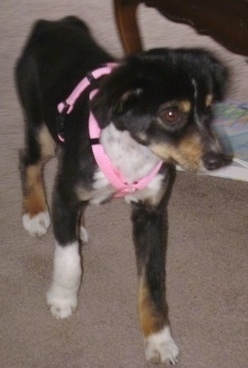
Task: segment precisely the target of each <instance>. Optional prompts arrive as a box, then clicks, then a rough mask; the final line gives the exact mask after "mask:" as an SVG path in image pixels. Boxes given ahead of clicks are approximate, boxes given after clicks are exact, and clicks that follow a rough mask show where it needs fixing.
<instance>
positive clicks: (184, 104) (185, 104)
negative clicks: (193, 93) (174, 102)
mask: <svg viewBox="0 0 248 368" xmlns="http://www.w3.org/2000/svg"><path fill="white" fill-rule="evenodd" d="M179 109H180V110H182V111H183V112H190V110H191V102H190V101H188V100H183V101H181V102H180V103H179Z"/></svg>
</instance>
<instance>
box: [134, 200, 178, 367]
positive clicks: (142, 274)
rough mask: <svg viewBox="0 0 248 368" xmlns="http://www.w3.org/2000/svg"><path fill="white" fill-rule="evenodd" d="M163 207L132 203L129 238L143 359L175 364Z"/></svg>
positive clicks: (176, 348)
mask: <svg viewBox="0 0 248 368" xmlns="http://www.w3.org/2000/svg"><path fill="white" fill-rule="evenodd" d="M164 214H165V209H164V208H163V206H159V207H157V208H152V207H149V206H147V205H145V204H134V205H133V213H132V221H133V237H134V243H135V248H136V258H137V266H138V278H139V280H138V281H139V282H138V312H139V319H140V324H141V330H142V332H143V336H144V343H145V353H146V358H147V359H148V360H150V361H153V362H156V363H169V364H175V363H176V362H177V356H178V347H177V346H176V344H175V342H174V340H173V338H172V336H171V332H170V327H169V321H168V307H167V303H166V299H165V253H166V242H167V221H166V217H165V215H164Z"/></svg>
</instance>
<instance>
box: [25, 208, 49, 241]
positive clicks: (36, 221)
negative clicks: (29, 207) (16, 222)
mask: <svg viewBox="0 0 248 368" xmlns="http://www.w3.org/2000/svg"><path fill="white" fill-rule="evenodd" d="M22 224H23V227H24V229H25V230H26V231H27V232H28V233H29V234H30V235H31V236H42V235H44V234H45V233H46V232H47V229H48V228H49V226H50V215H49V212H48V211H45V212H40V213H38V215H35V216H33V217H30V215H29V214H28V213H25V214H24V215H23V216H22Z"/></svg>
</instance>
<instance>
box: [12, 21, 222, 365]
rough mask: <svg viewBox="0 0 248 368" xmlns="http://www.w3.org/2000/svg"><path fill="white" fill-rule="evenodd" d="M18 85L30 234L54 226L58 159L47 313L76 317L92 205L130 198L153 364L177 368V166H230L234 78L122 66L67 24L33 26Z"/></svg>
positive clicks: (192, 53)
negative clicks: (48, 173)
mask: <svg viewBox="0 0 248 368" xmlns="http://www.w3.org/2000/svg"><path fill="white" fill-rule="evenodd" d="M15 79H16V86H17V91H18V96H19V100H20V104H21V106H22V109H23V114H24V120H25V137H26V138H25V139H26V142H25V149H24V150H23V152H22V154H21V155H20V167H21V178H22V186H23V217H22V222H23V226H24V228H25V229H26V230H27V231H28V233H29V234H30V235H32V236H38V237H40V236H42V235H43V234H45V233H46V231H47V229H48V227H49V225H50V215H49V210H48V205H47V201H46V195H45V190H44V185H43V167H44V165H45V163H46V162H47V161H48V160H49V158H51V157H53V156H54V155H55V154H56V153H57V155H58V158H59V164H58V171H57V175H56V180H55V186H54V191H53V200H52V211H51V212H52V215H51V217H52V224H53V231H54V236H55V253H54V269H53V276H52V282H51V286H50V288H49V290H48V292H47V295H46V299H47V304H48V306H49V308H50V310H51V313H52V314H53V315H54V316H55V317H57V318H66V317H69V316H70V315H71V314H72V312H73V311H74V309H75V308H76V307H77V298H78V292H79V287H80V284H81V259H80V245H81V243H82V242H85V241H87V238H88V235H87V231H86V229H85V227H84V211H85V209H86V207H87V206H88V205H91V204H96V205H98V204H102V203H105V202H106V201H109V200H111V199H112V198H115V197H119V198H120V197H123V198H124V199H125V201H126V202H128V203H130V205H131V207H132V225H133V239H134V245H135V252H136V258H137V269H138V314H139V320H140V326H141V331H142V334H143V337H144V347H145V354H146V358H147V359H148V360H149V361H153V362H156V363H157V362H161V363H170V364H175V363H176V362H177V360H178V347H177V345H176V343H175V341H174V339H173V338H172V335H171V331H170V325H169V319H168V307H167V303H166V296H165V295H166V289H165V255H166V245H167V203H168V200H169V197H170V193H171V190H172V186H173V182H174V179H175V167H176V165H181V166H182V167H183V168H184V169H185V170H197V169H198V168H199V167H201V166H205V168H207V169H208V170H214V169H217V168H219V167H221V166H223V165H226V164H227V163H228V159H227V158H226V157H225V155H224V154H223V152H222V149H221V146H220V144H219V142H218V140H217V138H216V137H215V136H214V134H213V133H212V130H211V119H212V111H213V105H214V103H215V102H216V101H220V100H221V99H222V98H223V96H224V91H225V85H226V79H227V70H226V68H225V67H224V66H223V65H222V64H221V63H220V62H219V61H218V60H217V59H216V58H215V57H214V56H212V55H211V54H210V53H209V52H207V51H205V50H202V49H184V48H181V49H175V50H174V49H168V48H160V49H153V50H149V51H144V52H141V53H138V54H136V55H131V56H128V57H126V58H124V59H123V60H116V59H115V58H114V57H112V56H111V55H110V54H109V53H107V52H106V51H105V50H104V49H103V48H102V47H100V46H99V45H98V44H97V43H96V42H95V41H94V39H93V37H92V36H91V33H90V30H89V29H88V27H87V25H86V24H85V23H84V22H83V21H81V20H80V19H78V18H77V17H74V16H69V17H66V18H63V19H61V20H58V21H46V20H39V21H37V22H36V23H35V24H34V26H33V28H32V30H31V33H30V35H29V37H28V40H27V42H26V45H25V46H24V48H23V51H22V53H21V55H20V57H19V59H18V60H17V63H16V68H15ZM92 121H93V122H92Z"/></svg>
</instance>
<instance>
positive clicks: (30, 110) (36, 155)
mask: <svg viewBox="0 0 248 368" xmlns="http://www.w3.org/2000/svg"><path fill="white" fill-rule="evenodd" d="M16 81H17V89H18V92H19V97H20V102H21V105H22V108H23V115H24V120H25V141H26V146H25V149H24V151H23V152H22V154H21V155H20V170H21V179H22V189H23V217H22V222H23V226H24V228H25V229H26V230H27V231H28V232H29V234H30V235H32V236H42V235H43V234H45V233H46V231H47V229H48V227H49V225H50V216H49V211H48V207H47V203H46V196H45V190H44V183H43V166H44V164H45V163H46V162H47V160H48V159H49V158H50V157H52V156H53V155H54V152H55V143H54V141H53V139H52V137H51V135H50V133H49V131H48V129H47V127H46V126H45V124H44V123H43V122H42V114H41V111H40V102H39V95H38V88H37V86H36V84H37V83H36V77H35V72H32V65H29V63H28V60H26V58H23V59H21V60H20V61H19V63H18V65H17V69H16Z"/></svg>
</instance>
